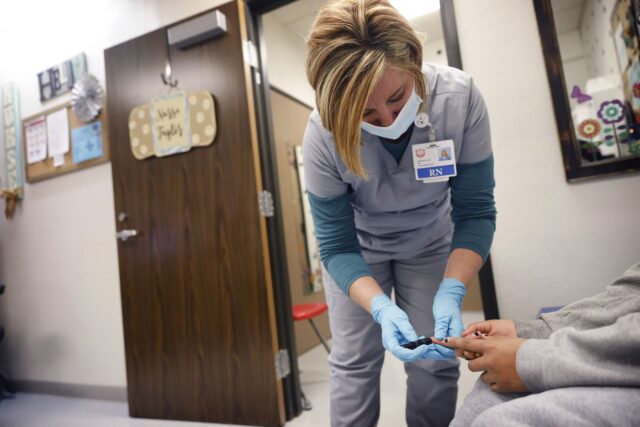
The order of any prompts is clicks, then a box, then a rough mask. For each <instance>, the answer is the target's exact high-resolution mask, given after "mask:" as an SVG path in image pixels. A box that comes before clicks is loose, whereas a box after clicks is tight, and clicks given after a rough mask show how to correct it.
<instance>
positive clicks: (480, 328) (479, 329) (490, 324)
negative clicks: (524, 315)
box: [462, 319, 517, 338]
mask: <svg viewBox="0 0 640 427" xmlns="http://www.w3.org/2000/svg"><path fill="white" fill-rule="evenodd" d="M474 334H475V335H476V336H477V335H478V334H483V335H488V336H490V337H493V336H498V337H511V338H516V337H517V335H516V324H515V322H514V321H513V320H507V319H505V320H485V321H482V322H475V323H472V324H470V325H469V326H467V329H465V330H464V331H462V336H463V337H467V336H469V335H471V336H473V335H474Z"/></svg>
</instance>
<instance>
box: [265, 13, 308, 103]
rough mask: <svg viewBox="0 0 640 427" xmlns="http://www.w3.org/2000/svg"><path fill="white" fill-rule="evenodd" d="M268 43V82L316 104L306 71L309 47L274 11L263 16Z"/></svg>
mask: <svg viewBox="0 0 640 427" xmlns="http://www.w3.org/2000/svg"><path fill="white" fill-rule="evenodd" d="M262 22H263V25H264V37H265V42H266V45H267V58H266V60H267V61H266V62H267V67H268V70H269V84H270V85H271V86H273V87H275V88H277V89H280V90H281V91H283V92H285V93H288V94H289V95H291V96H293V97H294V98H297V99H299V100H300V101H302V102H304V103H305V104H307V105H309V106H311V107H312V108H315V105H316V98H315V94H314V92H313V88H312V87H311V85H310V84H309V82H308V80H307V74H306V71H305V57H306V47H305V43H304V39H303V37H302V36H301V35H299V34H298V33H296V32H295V31H292V30H290V29H288V28H286V27H285V26H284V25H282V24H281V23H280V22H279V21H278V20H277V19H276V18H274V17H273V16H272V15H269V14H267V15H265V16H264V19H263V20H262Z"/></svg>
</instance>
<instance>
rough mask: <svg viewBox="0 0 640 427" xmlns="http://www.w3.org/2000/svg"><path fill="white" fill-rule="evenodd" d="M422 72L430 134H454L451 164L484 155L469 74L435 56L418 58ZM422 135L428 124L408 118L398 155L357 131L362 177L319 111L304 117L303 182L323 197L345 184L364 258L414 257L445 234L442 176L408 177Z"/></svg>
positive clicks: (481, 112) (483, 114)
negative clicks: (426, 60)
mask: <svg viewBox="0 0 640 427" xmlns="http://www.w3.org/2000/svg"><path fill="white" fill-rule="evenodd" d="M423 73H424V76H425V78H426V81H427V82H428V85H429V94H428V99H427V105H428V107H429V108H430V109H429V118H430V120H431V123H432V125H433V127H434V131H435V138H436V141H439V140H447V139H451V140H453V142H454V147H455V153H456V157H457V158H456V163H457V164H472V163H477V162H481V161H483V160H485V159H486V158H487V157H489V156H490V155H491V153H492V149H491V133H490V128H489V118H488V115H487V111H486V106H485V104H484V100H483V99H482V96H481V95H480V93H479V91H478V90H477V88H476V87H475V85H474V84H473V81H472V79H471V76H470V75H469V74H467V73H465V72H463V71H460V70H458V69H455V68H451V67H447V66H441V65H436V64H424V65H423ZM426 142H429V132H428V128H427V127H424V128H419V127H417V126H414V128H413V133H412V135H411V139H410V140H409V144H408V146H407V149H406V151H405V152H404V154H403V156H402V158H401V160H400V162H399V163H397V162H396V160H395V159H394V158H393V156H392V155H391V153H389V152H388V151H387V150H386V149H385V148H384V147H383V145H382V143H381V141H380V138H379V137H377V136H374V135H371V134H369V133H367V132H365V131H362V148H361V161H362V165H363V167H364V168H365V170H366V171H367V173H368V174H369V178H368V179H366V180H365V179H363V178H360V177H358V176H356V175H354V174H353V173H352V172H350V171H349V170H348V169H347V167H346V166H345V164H344V163H343V161H342V159H340V156H339V155H338V153H337V150H336V147H335V142H334V140H333V136H332V134H331V132H329V131H327V130H326V129H325V128H324V126H323V125H322V121H321V119H320V115H319V113H318V111H317V110H314V111H313V112H312V113H311V115H310V117H309V123H308V125H307V129H306V132H305V135H304V141H303V155H304V179H305V185H306V189H307V191H309V192H310V193H312V194H314V195H316V196H318V197H323V198H330V197H336V196H340V195H344V194H345V193H347V192H351V195H352V199H351V204H352V206H353V211H354V221H355V227H356V230H357V235H358V241H359V243H360V246H361V248H362V256H363V257H364V259H365V260H366V261H367V262H368V263H375V262H382V261H386V260H390V259H409V258H413V257H416V256H419V255H423V254H426V253H429V252H431V251H433V250H434V249H435V248H441V247H442V245H443V243H448V242H449V241H450V239H451V233H452V229H453V225H452V222H451V218H450V211H451V206H450V196H449V192H450V190H449V188H450V184H449V182H440V183H430V184H425V183H423V182H422V181H418V180H416V178H415V172H414V167H413V158H412V149H411V146H413V145H414V144H422V143H426ZM443 240H444V242H443Z"/></svg>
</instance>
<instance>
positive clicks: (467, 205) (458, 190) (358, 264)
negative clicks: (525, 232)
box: [307, 155, 496, 295]
mask: <svg viewBox="0 0 640 427" xmlns="http://www.w3.org/2000/svg"><path fill="white" fill-rule="evenodd" d="M457 169H458V174H457V176H456V177H454V178H452V179H451V180H450V184H451V207H452V210H451V218H452V220H453V223H454V232H453V239H452V243H451V251H453V250H454V249H458V248H466V249H470V250H472V251H474V252H476V253H478V254H479V255H480V256H481V257H482V258H483V259H484V260H486V258H487V256H488V255H489V249H490V247H491V242H492V240H493V234H494V231H495V223H496V209H495V202H494V198H493V188H494V186H495V182H494V179H493V155H491V156H489V157H488V158H487V159H485V160H483V161H480V162H478V163H472V164H458V165H457ZM307 195H308V198H309V204H310V206H311V214H312V216H313V222H314V225H315V231H316V239H317V241H318V246H319V249H320V258H321V259H322V263H323V264H324V266H325V268H326V269H327V271H328V272H329V274H330V275H331V277H332V278H333V280H334V281H335V282H336V283H337V284H338V286H340V288H341V289H342V290H343V291H344V292H345V294H347V295H348V294H349V289H350V288H351V285H352V284H353V282H354V281H355V280H357V279H358V278H360V277H364V276H372V273H371V269H370V268H369V265H368V264H367V263H366V261H365V260H364V258H363V257H362V254H361V248H360V244H359V243H358V237H357V234H356V228H355V223H354V215H353V207H352V206H351V194H350V193H345V194H343V195H340V196H336V197H330V198H324V197H318V196H316V195H314V194H312V193H310V192H307Z"/></svg>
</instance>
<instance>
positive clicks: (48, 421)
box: [0, 312, 482, 427]
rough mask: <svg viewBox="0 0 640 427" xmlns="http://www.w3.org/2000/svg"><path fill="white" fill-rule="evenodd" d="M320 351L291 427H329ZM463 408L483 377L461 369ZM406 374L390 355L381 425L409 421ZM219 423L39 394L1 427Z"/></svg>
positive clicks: (1, 420) (10, 406)
mask: <svg viewBox="0 0 640 427" xmlns="http://www.w3.org/2000/svg"><path fill="white" fill-rule="evenodd" d="M481 319H482V313H476V312H465V313H463V320H464V323H465V325H466V324H468V323H470V322H474V321H477V320H481ZM326 359H327V354H326V352H325V350H324V348H322V347H321V346H318V347H316V348H314V349H313V350H311V351H309V352H307V353H305V354H303V355H302V356H301V357H300V358H299V360H298V363H299V366H300V369H301V370H302V373H301V376H300V377H301V378H300V379H301V382H302V387H303V389H304V392H305V394H306V396H307V397H308V398H309V399H310V400H311V402H312V404H313V409H312V410H311V411H307V412H303V413H302V414H301V415H300V416H299V417H297V418H296V419H294V420H292V421H291V422H289V423H287V427H312V426H313V427H316V426H318V427H320V426H322V427H326V426H328V425H329V366H328V365H327V362H326ZM460 372H461V377H460V382H459V392H458V396H459V398H458V405H459V404H460V403H461V402H462V399H463V398H464V396H466V395H467V393H468V392H469V391H470V390H471V388H472V387H473V383H474V382H475V380H476V378H477V376H478V374H474V373H472V372H469V371H468V370H467V369H466V366H464V363H463V364H462V365H461V369H460ZM405 395H406V390H405V374H404V369H403V367H402V363H401V362H400V361H399V360H397V359H395V358H394V357H391V356H390V355H387V357H386V358H385V364H384V367H383V369H382V396H381V400H382V403H381V410H380V412H381V413H380V422H379V425H380V426H394V427H395V426H402V425H405V421H404V404H405V402H404V400H405ZM214 425H220V424H206V423H191V422H178V421H156V420H145V419H133V418H129V416H128V414H127V404H126V403H124V402H108V401H100V400H89V399H75V398H66V397H58V396H48V395H40V394H18V395H17V396H16V397H15V398H14V399H9V400H4V401H2V402H0V427H200V426H203V427H204V426H208V427H212V426H214Z"/></svg>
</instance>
